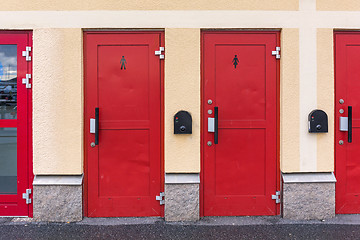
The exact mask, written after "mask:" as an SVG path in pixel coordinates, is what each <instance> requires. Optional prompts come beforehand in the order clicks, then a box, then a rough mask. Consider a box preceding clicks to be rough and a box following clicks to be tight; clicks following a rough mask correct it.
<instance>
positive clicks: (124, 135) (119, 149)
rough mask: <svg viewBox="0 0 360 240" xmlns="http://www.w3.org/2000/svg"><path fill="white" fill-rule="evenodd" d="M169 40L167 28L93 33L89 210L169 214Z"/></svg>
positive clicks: (89, 46)
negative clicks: (165, 108) (165, 127)
mask: <svg viewBox="0 0 360 240" xmlns="http://www.w3.org/2000/svg"><path fill="white" fill-rule="evenodd" d="M162 44H163V33H161V32H121V33H113V32H107V33H99V32H88V33H85V74H86V75H85V85H86V96H85V106H86V107H85V136H86V141H85V144H86V145H85V149H86V158H87V161H86V162H87V166H86V169H87V183H88V184H87V194H88V197H87V215H88V216H89V217H125V216H129V217H132V216H161V215H162V207H161V206H160V203H159V201H157V200H156V196H157V195H159V193H160V192H161V190H162V185H161V183H162V181H161V176H162V174H161V169H162V161H161V121H162V117H161V114H162V113H161V102H162V100H161V96H162V95H161V92H162V89H161V88H162V81H161V79H162V69H163V63H162V62H163V60H160V58H159V56H156V55H155V51H157V50H159V48H160V46H162ZM95 109H98V110H97V111H98V120H97V117H96V113H95V111H96V110H95ZM90 119H95V120H92V121H93V122H95V124H94V125H93V126H92V127H94V128H95V129H94V130H92V129H91V128H92V127H91V126H90V125H91V124H90V121H91V120H90ZM96 121H98V129H96V128H97V126H96ZM90 132H92V133H90ZM94 132H95V133H94ZM96 138H98V141H97V139H96ZM92 144H93V145H92ZM94 144H96V145H94Z"/></svg>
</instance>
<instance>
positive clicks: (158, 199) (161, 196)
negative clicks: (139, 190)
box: [156, 192, 165, 205]
mask: <svg viewBox="0 0 360 240" xmlns="http://www.w3.org/2000/svg"><path fill="white" fill-rule="evenodd" d="M156 200H157V201H160V205H164V204H165V193H164V192H161V193H160V196H156Z"/></svg>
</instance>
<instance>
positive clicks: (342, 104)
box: [334, 32, 360, 213]
mask: <svg viewBox="0 0 360 240" xmlns="http://www.w3.org/2000/svg"><path fill="white" fill-rule="evenodd" d="M334 38H335V174H336V180H337V183H336V213H360V157H359V156H360V95H359V93H360V68H359V63H360V34H359V33H357V32H337V33H335V35H334ZM341 99H342V100H341ZM349 106H350V107H352V121H351V122H352V127H351V129H352V139H351V140H352V141H350V142H349V140H350V139H349V131H340V122H339V120H340V117H348V116H349ZM342 111H343V113H341V112H342ZM350 117H351V116H350ZM344 120H345V122H346V123H348V121H346V119H344ZM350 132H351V131H350ZM350 136H351V134H350ZM340 141H343V142H342V143H341V142H340Z"/></svg>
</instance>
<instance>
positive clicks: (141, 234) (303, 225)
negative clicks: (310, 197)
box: [0, 215, 360, 240]
mask: <svg viewBox="0 0 360 240" xmlns="http://www.w3.org/2000/svg"><path fill="white" fill-rule="evenodd" d="M0 239H1V240H2V239H4V240H5V239H6V240H11V239H360V215H338V216H336V217H335V218H333V219H327V220H321V221H319V220H311V221H293V220H286V219H282V218H280V217H206V218H202V219H201V220H200V221H198V222H165V221H164V220H163V219H161V218H85V219H84V220H83V221H81V222H77V223H47V222H33V221H32V219H29V218H0Z"/></svg>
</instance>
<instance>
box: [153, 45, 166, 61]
mask: <svg viewBox="0 0 360 240" xmlns="http://www.w3.org/2000/svg"><path fill="white" fill-rule="evenodd" d="M164 51H165V48H164V47H160V49H159V51H155V56H160V59H164V58H165V56H164V54H161V53H162V52H164Z"/></svg>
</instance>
